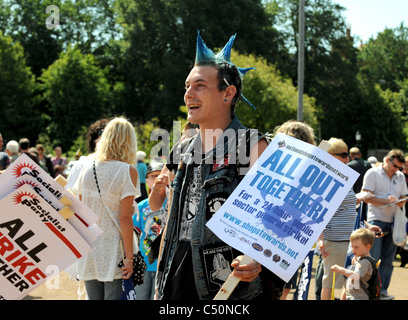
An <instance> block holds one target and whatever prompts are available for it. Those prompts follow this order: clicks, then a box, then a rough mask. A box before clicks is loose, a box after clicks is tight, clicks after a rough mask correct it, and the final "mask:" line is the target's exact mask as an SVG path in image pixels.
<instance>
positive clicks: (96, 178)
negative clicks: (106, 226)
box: [93, 159, 122, 234]
mask: <svg viewBox="0 0 408 320" xmlns="http://www.w3.org/2000/svg"><path fill="white" fill-rule="evenodd" d="M93 173H94V177H95V182H96V188H97V189H98V192H99V196H100V197H101V200H102V203H103V205H104V207H105V208H106V210H107V211H108V213H109V217H110V218H111V219H112V221H113V223H114V224H115V226H116V228H117V229H118V230H119V233H120V234H122V232H121V230H120V228H119V226H118V224H117V223H116V221H115V219H113V217H112V214H111V211H110V209H109V207H108V206H107V205H106V204H105V201H104V200H103V197H102V194H101V189H100V188H99V183H98V177H97V176H96V167H95V159H94V161H93Z"/></svg>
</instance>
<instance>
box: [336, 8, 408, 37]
mask: <svg viewBox="0 0 408 320" xmlns="http://www.w3.org/2000/svg"><path fill="white" fill-rule="evenodd" d="M332 1H333V2H334V3H338V4H340V5H341V6H343V7H345V8H346V10H345V11H343V15H344V16H345V17H346V21H347V22H348V23H349V24H350V25H351V34H352V36H358V37H360V38H361V40H362V41H363V42H367V40H368V39H369V38H370V37H371V36H373V37H374V38H375V37H376V36H377V33H378V32H381V31H383V30H384V29H385V28H386V27H388V28H391V29H393V28H396V27H398V26H399V25H400V24H401V22H404V25H405V26H406V27H408V0H332Z"/></svg>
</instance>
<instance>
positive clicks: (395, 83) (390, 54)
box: [358, 23, 408, 92]
mask: <svg viewBox="0 0 408 320" xmlns="http://www.w3.org/2000/svg"><path fill="white" fill-rule="evenodd" d="M358 58H359V64H360V73H361V76H362V77H363V78H364V79H365V80H366V81H369V82H370V83H371V84H373V85H376V84H379V85H380V86H381V88H382V89H383V90H386V89H390V90H392V91H394V92H397V91H399V89H400V87H399V81H403V80H404V79H406V78H407V74H408V28H407V27H405V26H404V24H403V23H401V25H400V26H399V27H398V28H395V29H388V28H386V29H385V30H384V31H383V32H380V33H379V34H378V35H377V38H370V39H369V40H368V42H367V43H366V44H365V45H363V46H362V47H361V50H360V52H359V57H358Z"/></svg>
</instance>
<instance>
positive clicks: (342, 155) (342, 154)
mask: <svg viewBox="0 0 408 320" xmlns="http://www.w3.org/2000/svg"><path fill="white" fill-rule="evenodd" d="M332 155H335V156H339V157H341V158H343V159H346V158H348V156H349V155H348V152H342V153H332Z"/></svg>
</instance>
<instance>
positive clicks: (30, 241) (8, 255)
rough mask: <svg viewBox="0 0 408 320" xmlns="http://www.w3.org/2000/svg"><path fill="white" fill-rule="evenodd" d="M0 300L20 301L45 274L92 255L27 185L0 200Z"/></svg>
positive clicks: (70, 228)
mask: <svg viewBox="0 0 408 320" xmlns="http://www.w3.org/2000/svg"><path fill="white" fill-rule="evenodd" d="M0 208H1V214H0V300H4V299H5V300H15V299H21V298H23V297H24V296H25V295H27V294H28V293H29V292H30V291H31V290H33V289H34V288H36V287H37V286H38V285H40V284H42V283H44V281H45V280H46V279H47V277H48V276H49V274H48V273H47V268H48V267H49V266H56V267H57V268H58V269H59V270H64V269H66V268H67V267H69V266H70V265H72V264H73V263H74V262H76V261H77V260H78V259H79V258H81V257H84V256H86V255H87V254H89V253H90V252H91V251H92V247H91V246H90V245H89V244H88V243H87V241H86V240H85V239H84V238H83V237H82V236H81V235H80V234H79V233H78V232H77V231H76V230H75V229H74V228H73V227H72V226H71V224H70V223H69V222H68V221H66V220H65V219H64V218H63V217H62V216H61V215H60V214H59V213H58V212H57V211H56V210H55V209H54V208H53V207H51V205H50V204H49V203H48V202H47V201H45V200H44V199H43V198H42V197H41V196H39V195H38V194H37V193H36V192H35V191H34V188H33V187H32V186H30V185H28V184H24V185H22V186H21V187H20V188H18V189H17V190H14V191H12V192H11V193H10V194H8V195H7V196H5V197H3V198H2V199H1V200H0Z"/></svg>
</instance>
